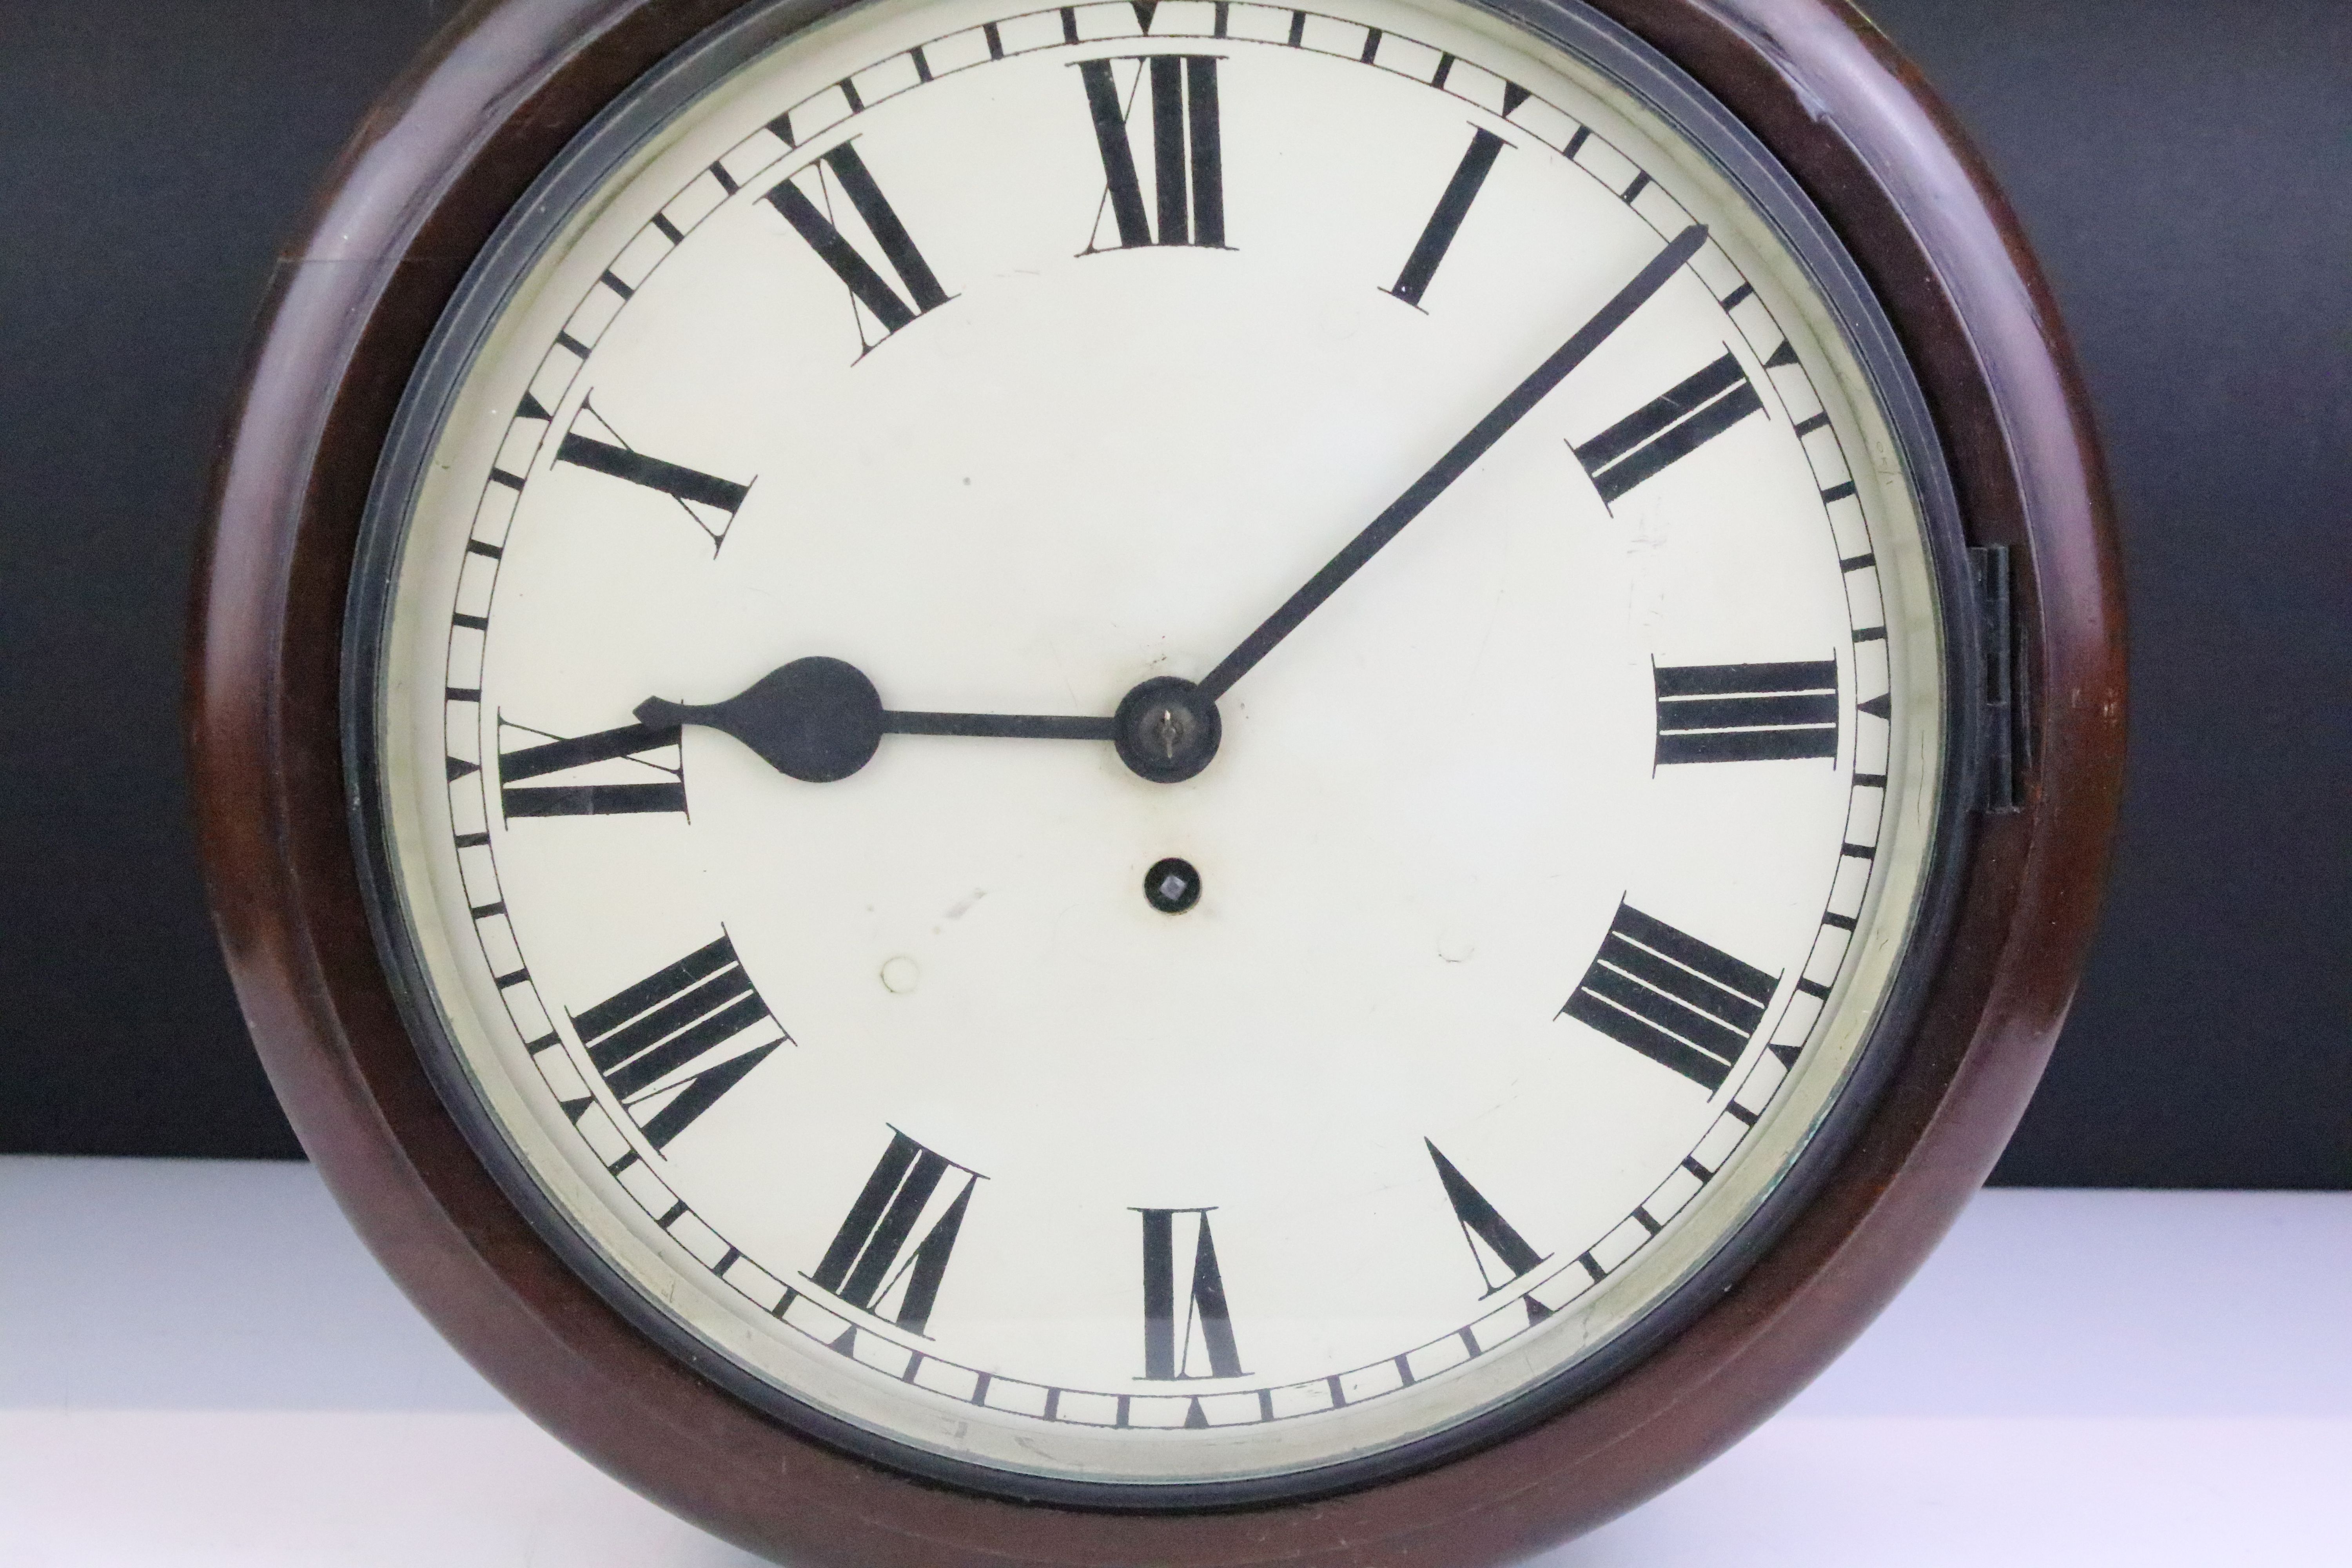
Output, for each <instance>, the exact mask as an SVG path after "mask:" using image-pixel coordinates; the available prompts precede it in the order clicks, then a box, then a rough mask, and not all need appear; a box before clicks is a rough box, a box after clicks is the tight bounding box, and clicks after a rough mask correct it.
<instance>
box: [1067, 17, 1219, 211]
mask: <svg viewBox="0 0 2352 1568" xmlns="http://www.w3.org/2000/svg"><path fill="white" fill-rule="evenodd" d="M1220 14H1221V15H1222V13H1220ZM1128 63H1130V62H1128V61H1112V60H1082V61H1080V62H1079V63H1078V78H1079V79H1080V81H1082V82H1083V83H1084V84H1085V86H1086V91H1087V113H1088V114H1089V115H1090V116H1091V117H1092V118H1093V121H1094V127H1095V144H1096V146H1097V148H1099V149H1100V150H1101V153H1102V165H1103V184H1104V192H1103V200H1102V203H1101V205H1100V206H1098V207H1097V209H1096V214H1095V227H1094V233H1093V234H1092V235H1091V236H1090V237H1088V239H1087V254H1092V253H1093V252H1095V251H1097V250H1120V249H1126V248H1129V247H1134V246H1143V245H1202V246H1211V247H1223V244H1224V243H1225V165H1224V149H1223V143H1222V142H1221V140H1220V134H1221V133H1220V132H1219V128H1218V120H1217V61H1216V58H1215V57H1214V56H1213V55H1146V56H1143V57H1142V58H1139V59H1136V60H1134V61H1132V62H1131V63H1132V64H1133V65H1134V67H1135V73H1134V74H1133V75H1131V76H1129V79H1128V80H1129V83H1130V84H1132V85H1130V86H1129V89H1128V90H1127V92H1126V93H1125V95H1124V97H1123V98H1122V95H1121V93H1120V90H1119V86H1120V84H1119V80H1118V74H1119V73H1118V71H1116V70H1115V69H1114V66H1115V65H1122V64H1128ZM1144 82H1148V83H1150V97H1151V154H1150V169H1151V200H1150V202H1149V203H1147V202H1146V201H1145V199H1144V194H1143V180H1142V176H1141V174H1140V172H1139V169H1138V167H1137V162H1136V156H1135V148H1134V146H1133V144H1132V142H1130V141H1129V132H1128V120H1129V112H1130V110H1132V109H1133V106H1134V102H1135V98H1136V95H1137V91H1138V90H1139V86H1140V84H1141V83H1144ZM1106 208H1107V209H1108V215H1109V217H1110V220H1111V226H1112V231H1113V232H1114V233H1115V234H1116V235H1117V236H1118V238H1117V240H1116V241H1115V242H1113V243H1112V244H1109V245H1105V244H1103V243H1102V237H1103V216H1104V209H1106Z"/></svg>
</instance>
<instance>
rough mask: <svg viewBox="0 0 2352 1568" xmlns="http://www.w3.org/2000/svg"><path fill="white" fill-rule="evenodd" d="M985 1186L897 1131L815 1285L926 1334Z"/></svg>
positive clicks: (815, 1277) (812, 1278)
mask: <svg viewBox="0 0 2352 1568" xmlns="http://www.w3.org/2000/svg"><path fill="white" fill-rule="evenodd" d="M980 1181H981V1178H980V1175H979V1173H976V1172H974V1171H971V1170H969V1169H967V1168H966V1167H964V1166H962V1165H959V1164H957V1163H955V1162H954V1161H952V1160H950V1159H948V1158H946V1157H945V1156H944V1155H940V1154H935V1153H933V1152H931V1151H930V1150H929V1149H926V1148H924V1147H923V1146H922V1145H921V1144H920V1143H918V1142H915V1141H914V1140H913V1139H912V1138H909V1137H908V1136H907V1135H906V1134H905V1133H904V1132H901V1131H898V1129H896V1128H892V1129H891V1130H890V1146H889V1147H888V1148H887V1149H885V1150H884V1151H883V1152H882V1158H881V1159H880V1160H879V1161H878V1162H877V1163H876V1164H875V1166H874V1173H873V1174H872V1175H870V1176H868V1177H866V1186H865V1188H864V1189H863V1190H862V1191H860V1192H859V1193H858V1194H857V1201H856V1203H855V1204H854V1205H851V1206H850V1210H849V1217H848V1218H847V1219H845V1220H843V1221H842V1222H841V1229H840V1230H839V1231H838V1232H836V1233H835V1236H834V1238H833V1245H832V1246H831V1247H827V1248H825V1253H824V1261H823V1262H821V1263H819V1264H818V1265H817V1266H816V1269H815V1271H814V1273H812V1274H811V1275H810V1276H809V1279H810V1281H811V1282H812V1283H814V1284H815V1285H817V1286H819V1287H820V1288H822V1289H826V1290H830V1291H832V1292H833V1293H834V1294H835V1295H836V1296H838V1297H840V1298H841V1299H842V1300H845V1301H847V1302H848V1303H849V1304H850V1305H852V1306H854V1307H857V1308H860V1309H862V1310H866V1311H868V1312H872V1313H873V1314H875V1315H876V1316H877V1317H883V1318H888V1319H889V1320H890V1321H893V1322H895V1323H897V1324H898V1326H899V1327H900V1328H902V1329H904V1330H906V1331H908V1333H911V1334H920V1333H923V1332H924V1331H925V1330H926V1328H927V1327H928V1326H929V1323H930V1321H931V1309H932V1308H933V1307H934V1306H936V1305H937V1304H938V1302H939V1299H940V1280H941V1279H944V1278H946V1276H947V1271H948V1255H949V1254H950V1253H951V1252H953V1251H954V1250H955V1244H956V1236H957V1234H958V1233H959V1232H960V1231H961V1230H962V1228H963V1216H964V1213H965V1211H966V1210H967V1209H969V1208H970V1207H971V1194H972V1189H973V1188H975V1187H977V1186H978V1185H979V1184H980ZM918 1236H920V1237H921V1239H920V1240H917V1239H916V1238H917V1237H918Z"/></svg>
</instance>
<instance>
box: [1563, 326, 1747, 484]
mask: <svg viewBox="0 0 2352 1568" xmlns="http://www.w3.org/2000/svg"><path fill="white" fill-rule="evenodd" d="M1763 408H1764V404H1763V400H1762V399H1760V398H1759V397H1758V396H1757V395H1756V388H1755V386H1754V385H1753V384H1751V383H1750V382H1749V381H1748V373H1747V372H1746V371H1744V370H1742V369H1740V367H1739V356H1738V355H1737V354H1735V353H1731V352H1730V351H1729V350H1726V351H1725V352H1724V355H1723V357H1722V358H1721V359H1719V360H1717V361H1716V362H1715V363H1713V364H1710V365H1708V366H1707V367H1706V369H1705V370H1702V371H1700V372H1699V373H1698V374H1696V375H1693V376H1691V377H1689V378H1688V379H1686V380H1685V381H1683V382H1681V383H1680V384H1677V385H1675V387H1674V388H1673V389H1672V390H1670V391H1669V392H1667V393H1666V394H1665V395H1664V396H1662V397H1660V398H1658V399H1656V400H1655V401H1654V402H1652V403H1649V404H1645V405H1643V406H1642V407H1641V408H1639V409H1636V410H1635V411H1634V412H1633V413H1632V414H1629V415H1627V416H1625V417H1624V418H1622V419H1620V420H1619V421H1617V423H1616V424H1614V425H1612V426H1609V428H1608V429H1606V430H1603V431H1602V432H1601V434H1600V435H1598V436H1595V437H1593V438H1592V439H1591V440H1590V441H1587V442H1585V443H1584V444H1583V445H1582V446H1580V447H1576V460H1577V461H1578V462H1580V463H1581V464H1583V465H1584V471H1585V472H1586V473H1588V474H1590V475H1591V476H1592V482H1593V484H1594V485H1596V486H1598V487H1599V489H1600V490H1601V500H1604V501H1614V500H1617V498H1618V497H1620V496H1622V495H1623V494H1624V493H1625V492H1626V491H1627V490H1630V489H1633V487H1634V486H1635V485H1638V484H1640V483H1641V482H1642V481H1643V480H1644V479H1650V478H1653V477H1654V476H1655V475H1657V474H1658V473H1660V472H1662V471H1664V469H1665V468H1667V467H1668V465H1670V464H1673V463H1675V462H1676V461H1678V460H1680V459H1681V458H1686V457H1688V456H1690V455H1691V454H1692V453H1693V452H1696V451H1697V450H1698V449H1699V448H1700V447H1703V446H1705V445H1706V443H1708V442H1709V441H1712V440H1714V439H1715V438H1716V437H1717V436H1720V435H1722V434H1723V433H1724V432H1725V431H1726V430H1728V429H1730V428H1731V427H1732V426H1734V425H1737V424H1738V423H1739V422H1740V421H1741V420H1742V419H1745V418H1747V417H1748V416H1749V415H1751V414H1758V413H1761V412H1762V411H1763Z"/></svg>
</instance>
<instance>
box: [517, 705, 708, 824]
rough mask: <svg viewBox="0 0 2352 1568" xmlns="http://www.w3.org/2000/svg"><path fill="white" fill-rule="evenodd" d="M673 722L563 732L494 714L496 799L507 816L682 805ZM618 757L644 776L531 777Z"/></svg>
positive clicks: (618, 812)
mask: <svg viewBox="0 0 2352 1568" xmlns="http://www.w3.org/2000/svg"><path fill="white" fill-rule="evenodd" d="M677 743H678V727H677V725H675V724H663V725H658V726H647V725H644V724H624V725H622V726H621V727H620V728H619V729H617V730H599V731H596V732H595V733H594V734H593V735H575V736H572V737H569V738H566V737H564V736H562V735H552V734H550V733H549V732H548V731H544V730H534V729H532V728H530V726H529V725H527V724H518V723H516V722H515V721H512V720H511V719H509V718H507V717H506V716H505V715H504V714H500V715H499V805H500V808H501V809H502V810H503V811H504V812H505V813H506V816H507V818H508V820H509V821H511V820H513V819H514V818H516V817H518V816H634V815H638V814H642V813H647V812H667V811H684V810H685V809H686V777H685V771H684V770H685V763H684V760H683V758H682V757H681V756H680V755H679V752H678V750H677ZM624 759H625V760H626V761H627V762H629V763H634V764H635V765H636V766H637V767H638V768H639V769H641V770H643V771H644V772H645V773H651V774H659V775H661V777H660V778H659V780H658V781H656V780H654V779H650V778H640V779H635V780H614V781H612V782H598V783H593V784H581V783H562V784H530V783H527V782H525V781H527V780H530V779H538V778H545V777H547V776H548V775H550V774H551V773H572V772H575V771H577V770H580V769H583V768H588V767H592V766H593V765H594V764H596V763H617V762H620V761H622V760H624Z"/></svg>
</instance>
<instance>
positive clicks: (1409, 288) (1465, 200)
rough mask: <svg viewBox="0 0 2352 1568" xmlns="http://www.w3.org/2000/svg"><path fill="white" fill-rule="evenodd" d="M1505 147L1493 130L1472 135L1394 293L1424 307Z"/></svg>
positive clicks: (1406, 264)
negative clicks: (1425, 295)
mask: <svg viewBox="0 0 2352 1568" xmlns="http://www.w3.org/2000/svg"><path fill="white" fill-rule="evenodd" d="M1504 146H1505V142H1504V141H1503V139H1502V138H1501V137H1499V136H1497V135H1496V134H1495V133H1494V132H1491V131H1479V132H1474V133H1473V134H1472V135H1471V138H1470V150H1469V151H1468V152H1466V153H1463V154H1462V162H1461V163H1458V164H1456V165H1455V166H1454V177H1453V178H1452V179H1450V180H1448V181H1446V182H1445V194H1444V195H1442V196H1439V197H1438V198H1437V210H1436V211H1435V212H1433V213H1431V214H1430V215H1429V222H1428V223H1427V224H1426V225H1425V226H1423V228H1422V231H1421V238H1420V239H1418V240H1417V241H1415V242H1414V244H1413V247H1412V255H1411V256H1408V257H1406V258H1405V260H1404V270H1403V271H1402V272H1400V273H1398V274H1397V280H1396V287H1395V288H1393V289H1390V290H1389V292H1390V293H1391V294H1393V295H1395V296H1396V297H1397V298H1398V299H1400V300H1403V301H1404V302H1405V303H1406V304H1408V305H1412V306H1414V307H1416V308H1418V307H1419V306H1420V304H1421V297H1422V295H1423V293H1425V292H1427V291H1428V289H1429V280H1430V279H1432V278H1433V277H1435V276H1436V274H1437V264H1438V263H1439V262H1441V261H1443V260H1444V259H1445V252H1446V251H1447V249H1449V248H1450V247H1452V246H1453V244H1454V235H1455V234H1456V233H1457V232H1459V231H1460V229H1461V227H1462V220H1463V219H1464V218H1465V217H1467V216H1469V215H1470V204H1471V203H1472V202H1474V201H1475V200H1476V199H1477V197H1478V187H1479V186H1481V185H1483V184H1486V171H1487V170H1489V169H1491V168H1493V167H1494V166H1495V158H1496V154H1498V153H1501V152H1502V150H1503V148H1504Z"/></svg>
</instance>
